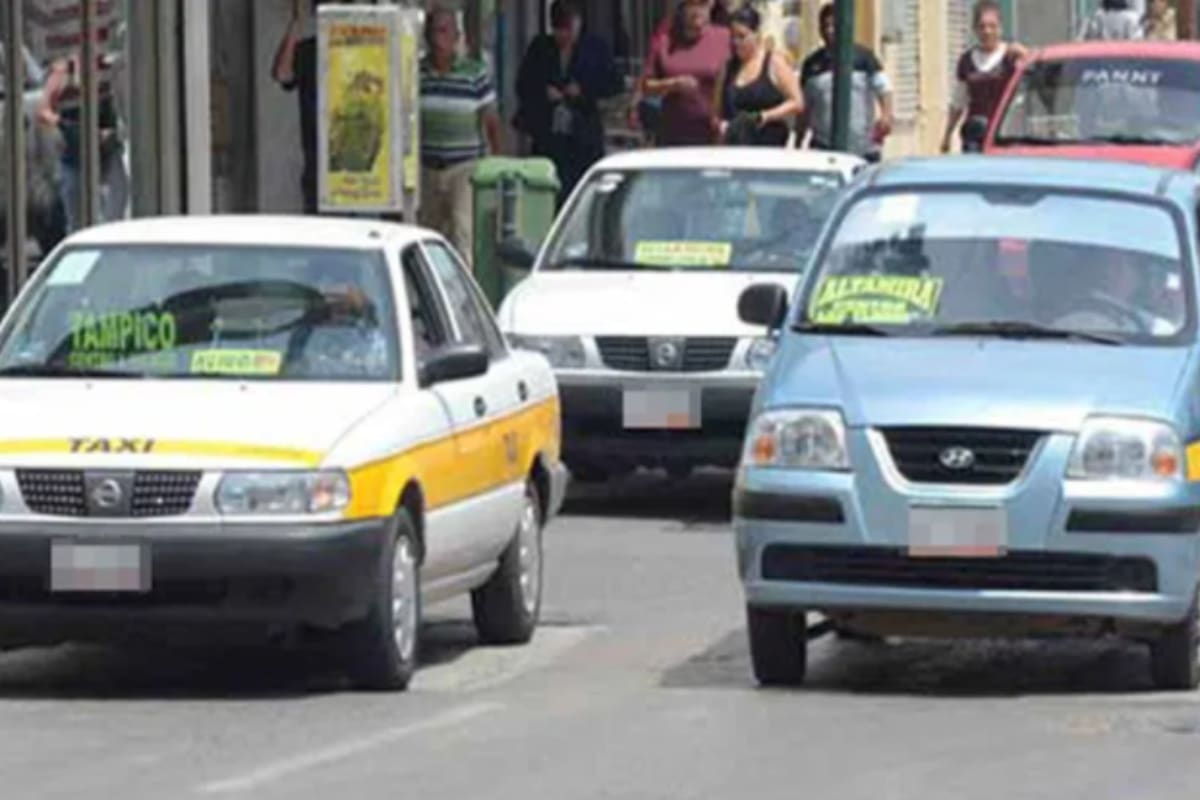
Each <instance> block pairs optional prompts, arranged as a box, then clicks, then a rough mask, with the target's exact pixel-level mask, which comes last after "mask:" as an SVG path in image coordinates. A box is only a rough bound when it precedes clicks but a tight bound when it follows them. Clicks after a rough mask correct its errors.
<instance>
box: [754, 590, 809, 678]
mask: <svg viewBox="0 0 1200 800" xmlns="http://www.w3.org/2000/svg"><path fill="white" fill-rule="evenodd" d="M746 629H747V632H748V633H749V636H750V661H751V664H752V665H753V667H754V677H755V678H756V679H757V680H758V682H759V683H760V684H762V685H763V686H799V685H800V684H802V683H804V673H805V672H806V671H807V667H808V632H807V631H806V630H805V623H804V613H803V612H799V611H775V610H767V609H761V608H754V607H747V608H746Z"/></svg>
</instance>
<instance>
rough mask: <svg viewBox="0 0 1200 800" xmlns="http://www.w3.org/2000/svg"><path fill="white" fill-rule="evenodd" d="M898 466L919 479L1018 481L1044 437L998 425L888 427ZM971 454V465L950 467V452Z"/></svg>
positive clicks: (885, 436)
mask: <svg viewBox="0 0 1200 800" xmlns="http://www.w3.org/2000/svg"><path fill="white" fill-rule="evenodd" d="M883 436H884V438H885V439H886V440H887V444H888V450H889V451H890V452H891V454H892V461H893V462H894V463H895V464H896V469H898V470H899V471H900V474H901V475H903V476H904V477H905V478H907V479H908V480H910V481H913V482H914V483H953V484H990V485H1002V484H1006V483H1011V482H1012V481H1014V480H1016V479H1017V476H1018V475H1020V474H1021V471H1022V470H1023V469H1024V468H1025V464H1026V463H1027V462H1028V461H1029V456H1030V454H1031V453H1032V452H1033V449H1034V447H1036V446H1037V443H1038V441H1040V440H1041V438H1042V434H1041V433H1040V432H1037V431H1020V430H1006V429H993V428H917V427H912V428H885V429H883ZM952 449H965V450H968V451H970V453H971V463H970V464H969V466H962V465H961V463H960V464H959V467H958V468H957V469H955V468H951V467H948V466H946V465H945V464H944V463H943V461H942V455H943V454H944V453H946V452H947V451H948V450H952Z"/></svg>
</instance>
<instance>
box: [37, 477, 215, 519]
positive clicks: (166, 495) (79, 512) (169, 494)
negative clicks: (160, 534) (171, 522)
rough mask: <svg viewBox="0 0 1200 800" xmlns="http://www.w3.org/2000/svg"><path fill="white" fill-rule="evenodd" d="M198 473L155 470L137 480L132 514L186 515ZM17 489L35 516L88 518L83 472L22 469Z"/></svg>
mask: <svg viewBox="0 0 1200 800" xmlns="http://www.w3.org/2000/svg"><path fill="white" fill-rule="evenodd" d="M200 475H201V474H200V473H199V472H195V471H167V470H154V471H144V472H137V473H135V474H134V476H133V491H132V496H131V497H130V502H129V509H130V510H129V513H130V515H131V516H134V517H168V516H175V515H179V514H183V513H186V512H187V510H188V509H189V508H191V505H192V499H193V498H194V497H195V495H196V488H197V487H198V486H199V485H200ZM17 485H18V486H19V487H20V489H21V497H22V498H23V499H24V500H25V505H26V506H28V507H29V510H30V511H32V512H34V513H35V514H47V515H49V516H55V517H84V516H87V513H88V510H87V505H88V504H87V497H86V496H85V491H84V472H83V470H68V469H19V470H17Z"/></svg>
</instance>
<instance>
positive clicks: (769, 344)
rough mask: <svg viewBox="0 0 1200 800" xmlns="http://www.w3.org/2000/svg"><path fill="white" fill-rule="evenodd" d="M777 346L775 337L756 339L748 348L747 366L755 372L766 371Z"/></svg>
mask: <svg viewBox="0 0 1200 800" xmlns="http://www.w3.org/2000/svg"><path fill="white" fill-rule="evenodd" d="M776 347H777V343H776V341H775V340H774V339H765V338H764V339H755V340H754V341H752V342H751V343H750V347H748V348H747V349H746V367H747V368H749V369H750V370H752V371H754V372H765V371H766V369H767V366H768V365H769V364H770V363H771V358H772V357H774V355H775V348H776Z"/></svg>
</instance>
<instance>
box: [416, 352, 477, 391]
mask: <svg viewBox="0 0 1200 800" xmlns="http://www.w3.org/2000/svg"><path fill="white" fill-rule="evenodd" d="M489 366H490V363H489V359H488V354H487V350H485V349H483V347H481V346H480V345H476V344H452V345H447V346H446V347H439V348H438V349H436V350H434V351H433V352H432V353H430V354H429V355H428V356H427V357H426V359H425V363H424V364H422V365H421V367H420V369H419V370H418V379H419V381H420V384H421V388H422V389H428V388H429V387H430V386H436V385H437V384H439V383H447V382H449V381H461V380H466V379H467V378H477V377H479V376H480V375H486V374H487V371H488V367H489Z"/></svg>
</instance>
